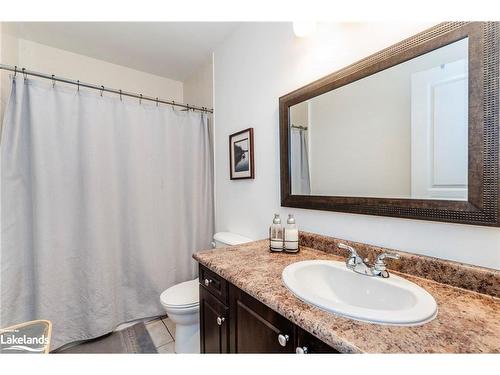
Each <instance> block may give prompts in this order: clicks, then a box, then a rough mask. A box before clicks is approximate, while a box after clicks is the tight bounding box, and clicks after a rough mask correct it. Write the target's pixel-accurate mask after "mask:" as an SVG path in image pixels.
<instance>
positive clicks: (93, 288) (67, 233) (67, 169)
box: [0, 77, 214, 349]
mask: <svg viewBox="0 0 500 375" xmlns="http://www.w3.org/2000/svg"><path fill="white" fill-rule="evenodd" d="M211 155H212V151H211V146H210V137H209V129H208V126H207V119H206V116H205V115H202V114H200V113H193V112H192V111H187V112H186V111H180V110H178V109H173V108H171V107H170V106H164V105H160V106H156V105H155V104H154V103H153V104H147V103H146V102H144V101H143V103H142V104H140V103H139V101H138V100H127V99H125V98H123V101H121V100H120V99H119V98H117V97H106V95H104V96H103V97H101V96H100V95H99V92H98V91H83V90H80V91H78V90H77V89H76V87H75V88H73V87H62V86H60V85H57V84H56V85H55V87H53V86H52V84H50V83H48V84H46V83H45V82H39V81H34V80H29V79H23V78H19V77H18V78H17V79H16V80H15V81H14V82H13V85H12V93H11V97H10V101H9V104H8V108H7V110H6V115H5V119H4V126H3V134H2V140H1V158H2V160H1V209H2V212H1V231H2V233H1V235H2V238H1V245H2V247H1V253H0V263H1V264H0V265H1V268H0V272H1V275H0V289H1V290H0V292H1V299H0V304H1V305H0V327H5V326H8V325H11V324H14V323H19V322H23V321H28V320H32V319H48V320H51V321H52V322H53V327H54V330H53V344H52V349H55V348H57V347H59V346H61V345H63V344H66V343H69V342H72V341H76V340H82V339H88V338H92V337H96V336H100V335H102V334H105V333H107V332H110V331H112V330H113V329H114V328H115V327H116V326H117V325H119V324H120V323H122V322H126V321H130V320H134V319H139V318H144V317H149V316H154V315H159V314H162V313H164V310H163V308H162V306H161V305H160V301H159V297H160V293H161V292H162V291H163V290H165V289H166V288H168V287H170V286H172V285H173V284H175V283H178V282H181V281H185V280H188V279H192V278H193V277H194V276H195V275H196V264H195V262H194V260H193V259H192V257H191V256H192V253H193V252H194V251H196V250H199V249H202V248H209V247H210V243H211V238H212V234H213V215H214V211H213V194H212V189H213V176H212V159H211Z"/></svg>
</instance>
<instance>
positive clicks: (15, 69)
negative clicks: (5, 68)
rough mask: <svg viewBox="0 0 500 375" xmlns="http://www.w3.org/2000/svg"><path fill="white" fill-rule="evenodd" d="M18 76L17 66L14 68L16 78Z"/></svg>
mask: <svg viewBox="0 0 500 375" xmlns="http://www.w3.org/2000/svg"><path fill="white" fill-rule="evenodd" d="M16 76H17V65H16V66H15V67H14V78H16Z"/></svg>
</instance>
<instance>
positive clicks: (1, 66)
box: [0, 64, 214, 113]
mask: <svg viewBox="0 0 500 375" xmlns="http://www.w3.org/2000/svg"><path fill="white" fill-rule="evenodd" d="M0 70H8V71H10V72H14V76H15V75H16V74H17V73H19V74H23V75H24V76H25V77H26V76H28V75H29V76H34V77H39V78H45V79H50V80H52V82H54V83H55V82H63V83H68V84H70V85H76V86H78V88H80V87H86V88H88V89H94V90H99V91H100V92H101V93H103V92H110V93H112V94H117V95H120V99H121V97H122V96H128V97H130V98H136V99H139V101H142V100H149V101H151V102H155V103H156V105H158V104H159V103H161V104H169V105H174V106H177V107H182V108H185V109H186V110H190V109H192V110H193V111H201V112H207V113H213V112H214V110H213V109H211V108H207V107H198V106H195V105H189V104H182V103H176V102H175V101H173V100H162V99H159V98H153V97H152V96H146V95H142V94H136V93H132V92H127V91H123V90H117V89H112V88H108V87H104V86H98V85H94V84H91V83H84V82H80V81H78V80H77V81H75V80H72V79H67V78H62V77H56V76H55V75H53V74H52V75H50V74H44V73H38V72H34V71H32V70H28V69H25V68H21V69H19V68H18V67H17V66H11V65H5V64H0Z"/></svg>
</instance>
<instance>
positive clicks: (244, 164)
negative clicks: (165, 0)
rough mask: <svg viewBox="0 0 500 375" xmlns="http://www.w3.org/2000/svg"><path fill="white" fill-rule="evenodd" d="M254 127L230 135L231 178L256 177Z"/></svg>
mask: <svg viewBox="0 0 500 375" xmlns="http://www.w3.org/2000/svg"><path fill="white" fill-rule="evenodd" d="M253 152H254V151H253V128H248V129H245V130H242V131H239V132H237V133H234V134H231V135H230V136H229V176H230V179H231V180H243V179H253V178H255V163H254V157H253Z"/></svg>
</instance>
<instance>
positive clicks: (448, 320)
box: [193, 240, 500, 353]
mask: <svg viewBox="0 0 500 375" xmlns="http://www.w3.org/2000/svg"><path fill="white" fill-rule="evenodd" d="M193 257H194V258H195V259H196V260H197V261H198V262H199V263H201V264H202V265H204V266H206V267H207V268H209V269H210V270H212V271H214V272H215V273H217V274H219V275H220V276H222V277H223V278H225V279H226V280H227V281H229V282H230V283H232V284H234V285H235V286H237V287H238V288H240V289H242V290H243V291H245V292H246V293H248V294H250V295H251V296H253V297H255V298H256V299H258V300H259V301H261V302H262V303H264V304H265V305H267V306H268V307H270V308H271V309H273V310H275V311H276V312H278V313H279V314H281V315H283V316H284V317H286V318H287V319H289V320H291V321H292V322H294V323H295V324H297V325H298V326H300V327H302V328H303V329H305V330H306V331H308V332H310V333H311V334H313V335H314V336H316V337H318V338H319V339H321V340H322V341H324V342H326V343H328V344H329V345H331V346H332V347H334V348H335V349H337V350H339V351H340V352H342V353H499V352H500V299H499V298H496V297H493V296H490V295H487V294H481V293H477V292H473V291H469V290H465V289H461V288H457V287H453V286H450V285H448V284H442V283H438V282H435V281H431V280H427V279H423V278H419V277H415V276H411V275H407V274H402V273H399V272H395V271H391V272H394V273H395V274H398V275H400V276H403V277H404V278H406V279H408V280H410V281H412V282H414V283H415V284H418V285H420V286H421V287H423V288H424V289H426V290H427V291H428V292H429V293H430V294H432V296H433V297H434V298H435V300H436V302H437V304H438V315H437V317H436V318H435V319H434V320H433V321H431V322H429V323H426V324H424V325H422V326H417V327H398V326H387V325H378V324H371V323H364V322H359V321H355V320H351V319H347V318H343V317H341V316H339V315H335V314H333V313H329V312H326V311H323V310H320V309H319V308H316V307H314V306H312V305H309V304H306V303H304V302H302V301H300V300H299V299H298V298H296V297H295V296H294V295H293V294H292V292H290V291H289V290H288V289H287V288H286V287H285V285H284V284H283V281H282V279H281V273H282V271H283V269H284V268H285V267H286V266H287V265H289V264H291V263H294V262H299V261H302V260H310V259H328V260H344V259H343V258H341V257H339V256H337V255H335V254H329V253H326V252H324V251H320V250H315V249H312V248H308V247H301V251H300V252H299V253H298V254H285V253H271V252H269V250H268V241H267V240H262V241H257V242H251V243H248V244H245V245H241V246H233V247H228V248H220V249H213V250H203V251H199V252H197V253H195V254H194V255H193Z"/></svg>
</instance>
